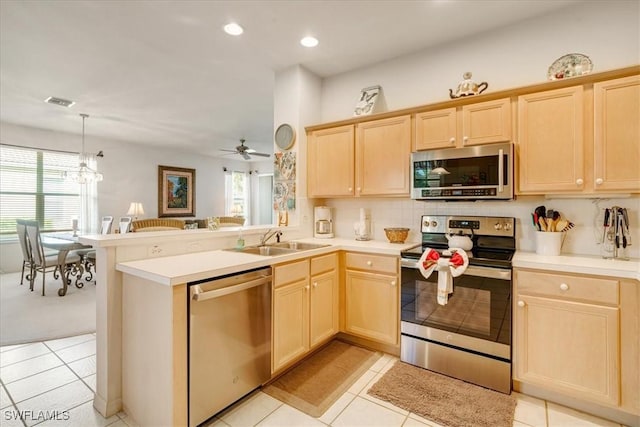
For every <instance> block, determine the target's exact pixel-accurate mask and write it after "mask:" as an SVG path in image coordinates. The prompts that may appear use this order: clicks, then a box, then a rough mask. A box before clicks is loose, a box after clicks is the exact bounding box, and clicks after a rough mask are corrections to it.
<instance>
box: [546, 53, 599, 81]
mask: <svg viewBox="0 0 640 427" xmlns="http://www.w3.org/2000/svg"><path fill="white" fill-rule="evenodd" d="M591 70H593V62H591V59H589V57H588V56H586V55H583V54H581V53H569V54H567V55H564V56H561V57H560V58H558V59H556V60H555V61H554V63H553V64H551V66H550V67H549V70H548V71H547V78H548V79H549V80H560V79H568V78H570V77H579V76H583V75H585V74H589V73H590V72H591Z"/></svg>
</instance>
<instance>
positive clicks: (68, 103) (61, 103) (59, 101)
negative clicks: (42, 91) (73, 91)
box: [44, 96, 75, 108]
mask: <svg viewBox="0 0 640 427" xmlns="http://www.w3.org/2000/svg"><path fill="white" fill-rule="evenodd" d="M44 102H47V103H49V104H55V105H59V106H61V107H67V108H69V107H71V106H72V105H73V104H75V102H73V101H69V100H68V99H62V98H56V97H55V96H50V97H48V98H47V99H45V100H44Z"/></svg>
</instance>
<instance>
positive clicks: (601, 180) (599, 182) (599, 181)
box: [596, 178, 604, 185]
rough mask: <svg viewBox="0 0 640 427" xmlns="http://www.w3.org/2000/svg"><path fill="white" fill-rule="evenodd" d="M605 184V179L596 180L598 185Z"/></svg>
mask: <svg viewBox="0 0 640 427" xmlns="http://www.w3.org/2000/svg"><path fill="white" fill-rule="evenodd" d="M603 182H604V179H602V178H596V185H602V183H603Z"/></svg>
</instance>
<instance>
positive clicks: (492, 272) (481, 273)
mask: <svg viewBox="0 0 640 427" xmlns="http://www.w3.org/2000/svg"><path fill="white" fill-rule="evenodd" d="M400 266H401V267H402V268H410V269H413V270H418V262H417V261H416V260H415V259H406V258H401V259H400ZM462 276H475V277H485V278H488V279H500V280H511V270H510V269H505V268H490V267H481V266H475V265H470V266H468V267H467V270H466V271H465V272H464V273H462ZM462 276H460V277H462Z"/></svg>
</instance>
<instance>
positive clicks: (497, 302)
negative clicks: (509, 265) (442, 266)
mask: <svg viewBox="0 0 640 427" xmlns="http://www.w3.org/2000/svg"><path fill="white" fill-rule="evenodd" d="M401 279H402V284H401V298H402V303H401V313H402V315H401V332H402V334H403V335H407V336H411V337H415V338H418V339H422V340H426V341H431V342H434V343H438V344H442V345H445V346H448V347H452V348H458V349H461V350H464V351H470V352H473V353H476V354H481V355H487V356H489V357H492V358H496V359H501V360H503V361H510V360H511V270H510V269H500V268H488V267H477V266H469V267H468V268H467V270H466V271H465V273H464V274H463V275H461V276H458V277H456V278H454V279H453V293H452V294H450V295H449V298H448V303H447V304H446V305H439V304H438V302H437V298H436V295H437V288H438V284H437V281H438V275H437V272H435V271H434V273H433V274H431V276H429V278H426V279H425V278H424V277H423V276H422V273H421V272H420V270H419V269H418V265H417V261H416V260H406V259H403V260H402V276H401Z"/></svg>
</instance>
